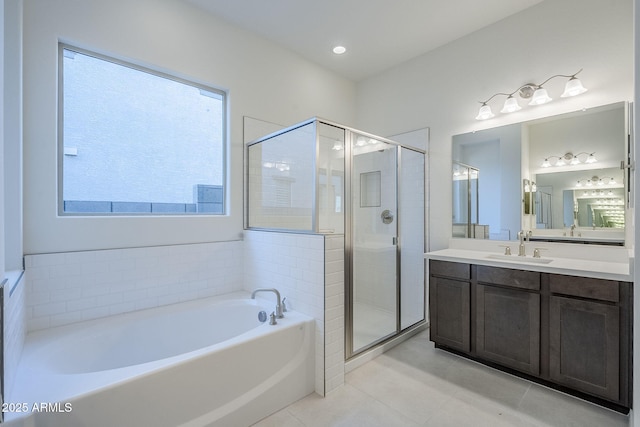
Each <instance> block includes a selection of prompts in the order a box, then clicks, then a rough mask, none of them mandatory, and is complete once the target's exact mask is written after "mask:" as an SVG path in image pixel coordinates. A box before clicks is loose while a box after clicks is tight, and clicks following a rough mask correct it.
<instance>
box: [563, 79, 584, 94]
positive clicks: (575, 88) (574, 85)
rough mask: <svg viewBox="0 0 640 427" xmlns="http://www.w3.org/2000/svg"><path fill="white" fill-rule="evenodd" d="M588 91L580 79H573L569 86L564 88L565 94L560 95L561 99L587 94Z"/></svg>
mask: <svg viewBox="0 0 640 427" xmlns="http://www.w3.org/2000/svg"><path fill="white" fill-rule="evenodd" d="M586 91H587V89H586V88H585V87H584V86H582V82H581V81H580V79H578V78H576V77H575V76H574V77H571V78H570V79H569V81H568V82H567V84H566V85H565V86H564V93H563V94H562V95H560V97H561V98H567V97H569V96H576V95H580V94H581V93H585V92H586Z"/></svg>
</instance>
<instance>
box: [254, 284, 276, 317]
mask: <svg viewBox="0 0 640 427" xmlns="http://www.w3.org/2000/svg"><path fill="white" fill-rule="evenodd" d="M258 292H273V293H275V294H276V297H277V298H278V304H277V305H276V317H277V318H278V319H282V318H283V317H284V314H282V301H281V300H280V292H278V290H277V289H276V288H258V289H256V290H255V291H253V292H251V299H255V298H256V294H257V293H258Z"/></svg>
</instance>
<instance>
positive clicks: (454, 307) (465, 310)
mask: <svg viewBox="0 0 640 427" xmlns="http://www.w3.org/2000/svg"><path fill="white" fill-rule="evenodd" d="M430 271H431V273H430V274H431V282H430V286H429V313H430V330H429V333H430V335H431V340H432V341H434V342H438V343H442V345H445V346H447V347H449V348H452V349H455V350H460V351H465V352H468V351H470V350H471V334H470V330H469V327H470V326H471V282H470V280H471V266H470V265H469V264H462V263H452V262H444V261H439V262H438V263H436V264H435V265H432V267H431V270H430Z"/></svg>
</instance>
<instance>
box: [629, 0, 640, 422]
mask: <svg viewBox="0 0 640 427" xmlns="http://www.w3.org/2000/svg"><path fill="white" fill-rule="evenodd" d="M633 4H634V14H633V16H634V23H635V31H634V39H635V40H637V39H638V37H640V0H634V2H633ZM634 59H635V66H636V68H635V74H634V78H635V79H634V81H635V93H634V104H635V108H634V110H633V112H634V114H633V128H634V135H633V136H634V138H633V142H632V144H633V153H634V156H635V161H637V160H638V157H637V155H635V153H637V152H638V150H640V134H639V133H638V129H639V128H638V126H640V109H638V102H640V45H639V44H637V43H636V45H635V52H634ZM636 168H637V166H636ZM633 183H634V185H635V188H640V187H639V186H640V173H637V172H634V180H633ZM637 198H638V197H637V191H636V195H635V197H634V199H635V204H636V205H637ZM631 212H632V218H633V221H634V224H638V223H640V209H637V207H635V206H634V209H633V210H632V211H631ZM632 236H635V246H634V247H635V248H639V247H640V234H638V233H635V234H632ZM633 267H634V271H635V272H636V274H638V273H637V272H640V257H638V256H637V254H636V256H635V258H634V265H633ZM636 281H637V280H636ZM633 306H634V307H635V308H634V310H633V366H635V367H636V372H638V367H639V366H640V292H638V289H634V292H633ZM633 407H634V408H636V409H635V410H633V411H632V413H631V423H630V425H633V426H635V427H640V415H638V414H636V412H637V411H638V410H639V409H640V375H638V374H636V375H634V376H633Z"/></svg>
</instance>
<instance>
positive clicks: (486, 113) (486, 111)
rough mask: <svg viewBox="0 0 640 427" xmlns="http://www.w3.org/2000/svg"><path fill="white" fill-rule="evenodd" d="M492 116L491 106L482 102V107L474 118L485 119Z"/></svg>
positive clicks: (493, 115)
mask: <svg viewBox="0 0 640 427" xmlns="http://www.w3.org/2000/svg"><path fill="white" fill-rule="evenodd" d="M492 117H495V114H493V113H492V112H491V107H489V106H488V105H487V104H482V107H480V111H478V115H477V116H476V120H487V119H490V118H492Z"/></svg>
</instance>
